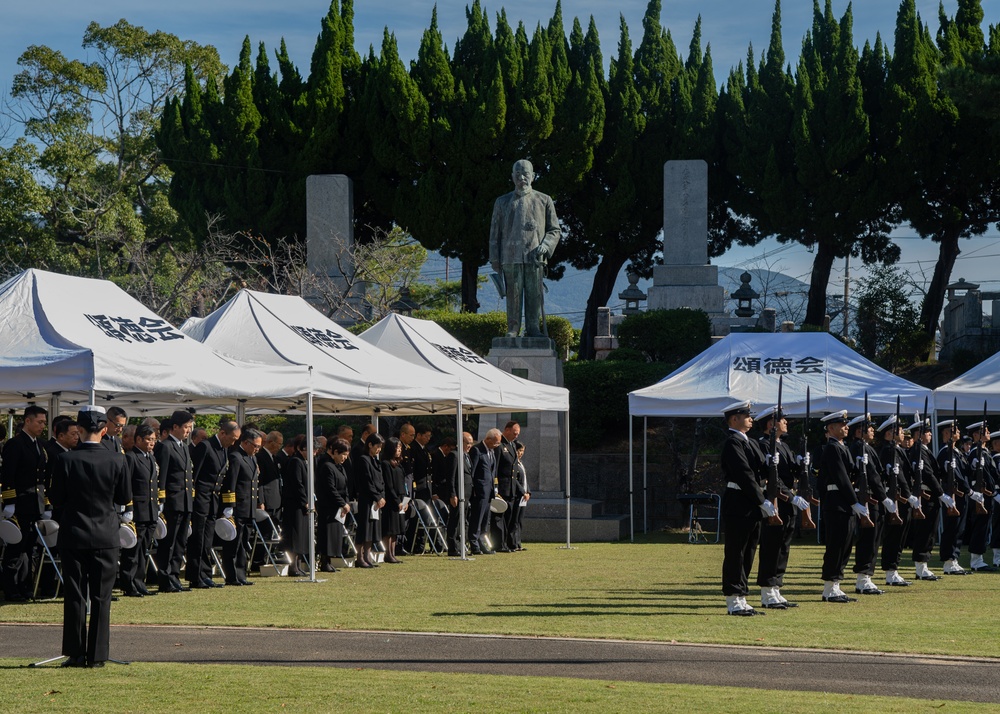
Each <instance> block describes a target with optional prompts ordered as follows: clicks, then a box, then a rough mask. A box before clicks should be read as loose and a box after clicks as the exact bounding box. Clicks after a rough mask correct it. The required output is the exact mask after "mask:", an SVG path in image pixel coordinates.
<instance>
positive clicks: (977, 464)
mask: <svg viewBox="0 0 1000 714" xmlns="http://www.w3.org/2000/svg"><path fill="white" fill-rule="evenodd" d="M978 466H979V457H978V456H977V457H976V458H974V459H973V460H972V468H976V467H978Z"/></svg>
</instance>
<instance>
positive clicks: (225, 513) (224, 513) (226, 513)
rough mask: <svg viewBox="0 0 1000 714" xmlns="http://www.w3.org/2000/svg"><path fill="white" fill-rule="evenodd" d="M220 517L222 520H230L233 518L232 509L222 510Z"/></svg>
mask: <svg viewBox="0 0 1000 714" xmlns="http://www.w3.org/2000/svg"><path fill="white" fill-rule="evenodd" d="M222 517H223V518H232V517H233V509H232V508H223V509H222Z"/></svg>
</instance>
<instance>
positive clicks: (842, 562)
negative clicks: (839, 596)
mask: <svg viewBox="0 0 1000 714" xmlns="http://www.w3.org/2000/svg"><path fill="white" fill-rule="evenodd" d="M823 523H824V529H823V540H824V542H825V543H826V552H824V553H823V581H824V582H826V581H829V580H837V581H840V580H843V579H844V568H846V567H847V562H848V561H849V560H850V559H851V548H852V547H853V545H854V535H855V530H856V528H857V523H858V520H857V518H855V516H854V513H853V512H851V511H847V512H844V511H837V510H833V509H829V510H826V511H823Z"/></svg>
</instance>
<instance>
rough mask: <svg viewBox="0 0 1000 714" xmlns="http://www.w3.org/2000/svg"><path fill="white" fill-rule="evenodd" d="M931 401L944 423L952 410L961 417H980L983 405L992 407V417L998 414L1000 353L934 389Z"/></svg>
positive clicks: (999, 401) (999, 408)
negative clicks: (941, 415)
mask: <svg viewBox="0 0 1000 714" xmlns="http://www.w3.org/2000/svg"><path fill="white" fill-rule="evenodd" d="M934 401H935V403H936V404H937V409H938V411H940V412H943V414H944V415H945V416H944V418H945V419H947V418H949V417H948V416H947V415H949V414H951V412H952V410H953V409H955V408H957V409H958V411H959V412H964V413H965V414H969V413H972V414H977V415H978V414H982V412H983V402H984V401H985V402H987V406H989V405H992V409H991V411H992V412H993V413H994V414H995V413H996V412H998V411H1000V352H998V353H997V354H995V355H993V356H992V357H990V358H988V359H986V360H984V361H982V362H980V363H979V364H978V365H976V366H975V367H973V368H972V369H970V370H969V371H968V372H966V373H965V374H963V375H961V376H959V377H956V378H955V379H953V380H951V381H950V382H948V383H947V384H943V385H941V386H940V387H938V388H937V389H935V390H934Z"/></svg>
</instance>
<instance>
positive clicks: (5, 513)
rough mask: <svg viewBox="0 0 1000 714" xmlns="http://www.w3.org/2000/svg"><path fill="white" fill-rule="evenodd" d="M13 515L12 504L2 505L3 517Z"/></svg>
mask: <svg viewBox="0 0 1000 714" xmlns="http://www.w3.org/2000/svg"><path fill="white" fill-rule="evenodd" d="M13 516H14V504H13V503H10V504H8V505H6V506H4V507H3V517H4V518H12V517H13Z"/></svg>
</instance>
